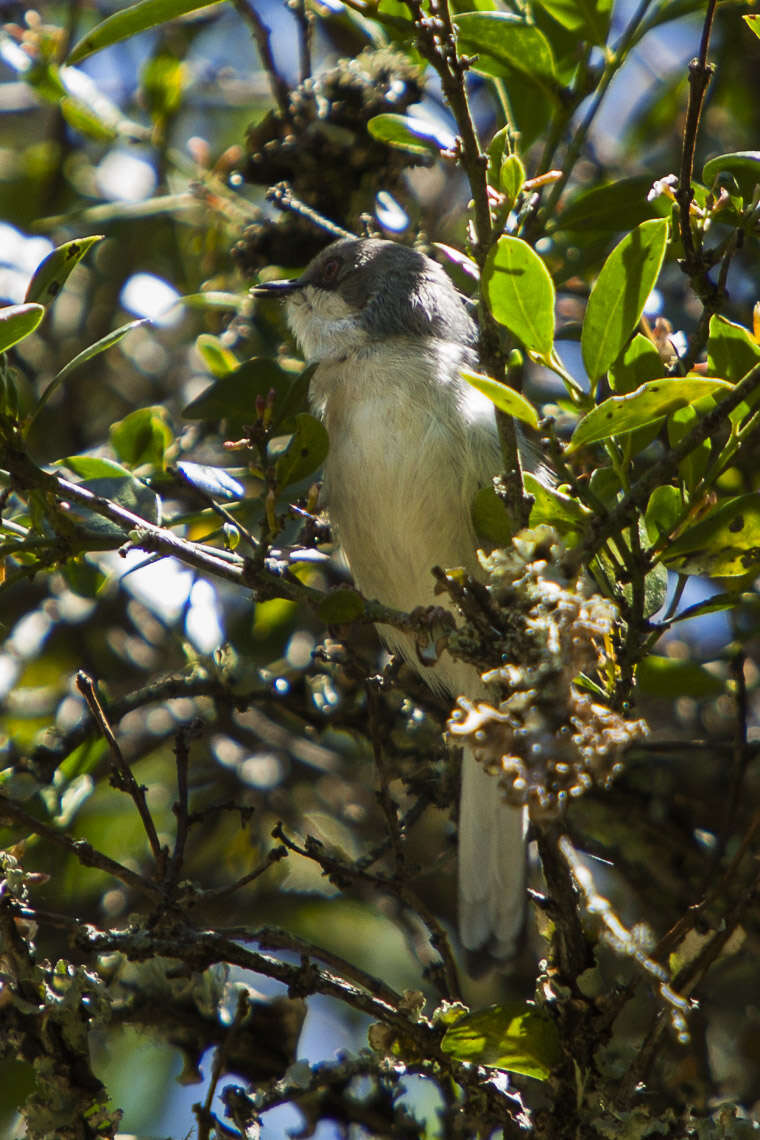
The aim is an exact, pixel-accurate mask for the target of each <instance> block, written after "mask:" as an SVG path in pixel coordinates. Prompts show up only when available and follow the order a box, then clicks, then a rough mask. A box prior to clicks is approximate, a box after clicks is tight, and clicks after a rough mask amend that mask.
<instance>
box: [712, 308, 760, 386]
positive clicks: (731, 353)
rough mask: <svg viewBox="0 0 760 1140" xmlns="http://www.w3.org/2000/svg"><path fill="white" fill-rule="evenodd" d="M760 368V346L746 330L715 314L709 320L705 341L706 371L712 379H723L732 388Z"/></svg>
mask: <svg viewBox="0 0 760 1140" xmlns="http://www.w3.org/2000/svg"><path fill="white" fill-rule="evenodd" d="M757 364H760V345H758V343H757V341H756V340H755V339H754V337H753V336H752V334H751V333H750V331H749V329H746V328H744V326H743V325H737V324H734V322H733V321H729V320H726V318H725V317H720V316H718V315H717V314H714V315H713V316H712V317H710V335H709V339H708V341H707V370H708V372H709V373H710V375H711V376H722V377H723V379H724V380H730V381H731V383H732V384H738V382H739V381H740V380H741V379H742V378H743V377H744V376H746V375H747V373H748V372H751V371H752V369H753V368H754V367H755V365H757Z"/></svg>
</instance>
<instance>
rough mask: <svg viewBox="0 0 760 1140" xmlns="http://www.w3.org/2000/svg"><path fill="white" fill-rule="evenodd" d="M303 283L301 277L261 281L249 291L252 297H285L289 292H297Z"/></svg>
mask: <svg viewBox="0 0 760 1140" xmlns="http://www.w3.org/2000/svg"><path fill="white" fill-rule="evenodd" d="M301 285H302V282H301V278H300V277H293V278H292V279H285V280H282V281H261V282H260V283H259V284H258V285H252V286H251V288H250V289H249V290H248V292H249V293H250V294H251V296H252V297H285V296H287V294H288V293H295V291H296V290H297V289H300V288H301Z"/></svg>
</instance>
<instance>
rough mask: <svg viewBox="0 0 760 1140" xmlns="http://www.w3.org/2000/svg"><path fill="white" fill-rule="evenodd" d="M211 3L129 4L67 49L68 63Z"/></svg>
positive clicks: (153, 0)
mask: <svg viewBox="0 0 760 1140" xmlns="http://www.w3.org/2000/svg"><path fill="white" fill-rule="evenodd" d="M215 2H216V0H142V2H141V3H139V4H131V5H130V6H129V7H128V8H123V9H121V10H120V11H118V12H114V14H113V15H112V16H108V17H107V18H106V19H105V20H102V21H101V23H99V24H96V25H95V27H94V28H93V29H92V31H91V32H88V33H87V35H86V36H84V37H83V38H82V39H81V40H79V42H78V43H76V44H75V45H74V47H73V48H72V49H71V51H70V53H69V58H68V62H69V63H70V64H75V63H80V62H81V61H82V60H83V59H87V57H88V55H92V54H93V53H94V52H96V51H102V50H103V48H106V47H110V46H111V44H116V43H119V41H120V40H126V39H129V37H130V36H136V35H137V34H138V33H139V32H145V31H147V30H148V28H155V27H156V25H157V24H165V23H166V22H167V20H176V19H177V17H178V16H184V15H186V14H187V13H188V12H195V11H197V9H198V8H206V7H211V6H212V5H213V4H214V3H215Z"/></svg>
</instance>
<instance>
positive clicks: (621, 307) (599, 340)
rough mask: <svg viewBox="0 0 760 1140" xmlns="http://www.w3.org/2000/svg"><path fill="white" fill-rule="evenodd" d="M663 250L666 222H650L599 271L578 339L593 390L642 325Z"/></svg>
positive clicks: (617, 248) (625, 240)
mask: <svg viewBox="0 0 760 1140" xmlns="http://www.w3.org/2000/svg"><path fill="white" fill-rule="evenodd" d="M667 244H668V222H667V220H666V219H665V218H652V219H651V220H650V221H648V222H642V223H641V225H640V226H637V227H636V229H635V230H633V231H632V232H631V233H629V234H626V236H625V237H624V238H623V240H622V241H620V242H619V243H618V244H617V245H616V246H615V248H614V249H613V251H612V253H611V254H610V255H609V257H608V258H607V260H606V261H605V263H604V265H603V266H602V271H601V273H600V274H599V276H598V278H597V279H596V282H595V284H594V287H593V289H592V290H591V296H590V297H589V299H588V306H587V308H586V316H585V319H584V321H583V332H582V333H581V351H582V353H583V363H584V365H585V367H586V371H587V372H588V375H589V379H590V381H591V383H592V384H594V383H595V382H596V381H597V380H598V379H599V377H600V376H602V375H603V374H604V373H605V372H606V371H607V369H608V368H609V367H610V365H611V364H614V363H615V361H616V360H617V358H618V356H619V355H620V353H621V352H622V351H623V349H624V348H625V343H626V341H627V340H628V337H629V336H630V335H631V333H632V332H633V330H634V329H635V328H636V325H637V324H638V323H639V321H640V320H641V314H642V313H643V311H644V305H645V303H646V299H647V297H648V296H649V294H650V293H651V292H652V289H653V288H654V286H655V283H656V281H657V278H658V277H659V275H660V269H661V267H662V262H663V259H664V257H665V249H666V247H667Z"/></svg>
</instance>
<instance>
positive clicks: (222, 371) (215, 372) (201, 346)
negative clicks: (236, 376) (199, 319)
mask: <svg viewBox="0 0 760 1140" xmlns="http://www.w3.org/2000/svg"><path fill="white" fill-rule="evenodd" d="M195 347H196V349H197V350H198V354H199V355H200V356H201V357H202V358H203V363H204V364H205V365H206V367H207V368H208V370H209V372H210V373H211V375H212V376H216V377H217V379H221V377H222V376H227V375H228V374H229V373H230V372H234V371H235V369H236V368H239V367H240V361H239V360H238V358H237V357H236V356H235V353H234V352H231V351H230V350H229V348H227V347H226V346H225V345H223V344H222V342H221V340H220V339H219V337H218V336H213V335H212V334H211V333H201V334H200V336H199V337H197V338H196V341H195Z"/></svg>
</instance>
